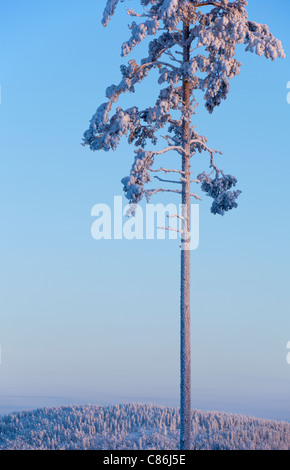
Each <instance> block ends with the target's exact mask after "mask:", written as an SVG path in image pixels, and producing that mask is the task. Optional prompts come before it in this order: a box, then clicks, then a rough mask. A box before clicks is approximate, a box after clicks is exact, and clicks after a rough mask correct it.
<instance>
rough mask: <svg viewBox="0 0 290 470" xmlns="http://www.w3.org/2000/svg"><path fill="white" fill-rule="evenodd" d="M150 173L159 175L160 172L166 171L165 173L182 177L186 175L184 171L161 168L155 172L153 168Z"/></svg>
mask: <svg viewBox="0 0 290 470" xmlns="http://www.w3.org/2000/svg"><path fill="white" fill-rule="evenodd" d="M149 171H152V172H153V173H157V172H158V171H164V173H180V174H181V175H184V174H185V173H184V171H181V170H168V169H167V168H159V170H153V168H150V169H149Z"/></svg>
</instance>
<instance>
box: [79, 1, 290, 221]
mask: <svg viewBox="0 0 290 470" xmlns="http://www.w3.org/2000/svg"><path fill="white" fill-rule="evenodd" d="M119 1H120V2H122V1H125V0H107V4H106V7H105V11H104V16H103V24H104V26H106V25H107V24H108V22H109V20H110V18H111V17H112V15H113V14H114V12H115V9H116V6H117V4H118V3H119ZM246 5H247V2H246V1H245V0H234V1H229V0H216V1H210V0H140V6H141V7H142V9H141V12H140V13H138V12H135V11H134V10H132V9H131V10H128V11H127V12H128V14H129V16H130V17H134V21H133V22H132V24H131V25H130V27H129V28H130V31H131V36H130V38H129V39H128V41H126V42H125V43H124V44H123V46H122V56H124V57H125V56H127V55H128V54H129V53H130V52H131V51H132V50H133V48H134V47H135V46H136V45H138V44H140V43H141V42H142V41H143V40H144V39H145V38H146V37H147V36H154V38H153V39H151V40H149V44H148V56H147V57H146V58H144V59H143V60H142V61H141V62H140V64H138V63H137V62H136V60H130V61H129V62H128V65H122V66H121V74H122V79H121V81H120V83H119V84H118V85H111V86H110V87H108V88H107V91H106V96H107V101H106V102H105V103H103V104H102V105H101V106H100V107H99V108H98V109H97V111H96V113H95V115H94V116H93V118H92V120H91V122H90V126H89V129H88V130H87V131H86V132H85V134H84V145H89V146H90V148H91V149H92V150H101V149H103V150H106V151H108V150H110V149H113V150H115V149H116V147H117V145H118V143H119V141H120V139H121V137H122V136H126V137H127V139H128V142H129V143H134V144H135V145H136V146H137V147H138V150H137V151H136V157H135V161H134V164H133V166H132V169H131V173H130V176H129V177H127V178H124V179H123V180H122V182H123V184H124V189H125V194H126V196H127V197H128V199H129V200H130V201H131V202H139V201H140V200H141V199H142V197H143V195H144V194H145V195H146V194H148V191H147V193H146V190H145V188H144V186H145V185H146V184H147V183H148V182H149V181H150V174H149V170H150V168H152V165H153V163H154V160H155V159H154V155H156V152H155V153H154V152H152V151H151V152H150V151H148V150H145V147H146V145H147V144H148V142H150V143H153V144H156V143H157V140H158V137H159V136H160V135H159V131H160V129H162V128H164V127H165V126H167V131H168V135H167V137H166V140H167V142H170V143H171V145H173V146H179V147H184V142H182V124H183V123H184V122H185V121H186V120H188V121H191V117H192V115H193V113H194V109H195V106H196V105H197V103H196V95H197V93H198V91H199V92H201V93H202V94H203V97H204V100H205V106H206V108H207V110H208V111H209V112H210V113H211V112H213V110H214V109H215V107H217V106H219V105H220V103H221V101H222V100H224V99H226V97H227V95H228V93H229V89H230V85H229V82H230V79H232V78H233V77H235V76H236V75H238V74H239V72H240V68H241V63H240V62H239V61H238V60H237V59H236V58H235V53H236V46H237V45H238V44H244V45H245V46H246V47H245V48H246V51H250V52H254V53H256V54H258V55H260V56H261V55H264V56H265V57H266V58H267V59H272V60H275V59H277V58H278V57H281V58H283V57H285V55H284V51H283V48H282V45H281V42H280V41H279V40H278V39H276V38H275V37H274V36H273V35H272V33H271V32H270V31H269V28H268V27H267V26H266V25H261V24H258V23H255V22H253V21H250V20H249V19H248V16H247V11H246ZM183 23H186V24H189V36H188V38H187V39H186V43H185V42H184V41H185V39H184V36H183V34H182V28H181V25H182V24H183ZM185 46H186V47H188V48H190V57H189V59H188V60H186V61H184V59H183V56H182V50H183V48H184V47H185ZM153 68H155V69H157V70H158V72H159V80H158V82H159V84H160V85H161V86H162V85H163V88H161V90H160V93H159V96H158V97H157V100H156V102H155V104H154V105H153V106H150V107H147V108H145V109H139V108H138V107H136V106H134V107H131V108H128V109H123V108H122V107H121V106H117V105H116V103H117V102H118V100H119V97H120V95H122V94H123V93H126V92H130V93H132V92H134V91H135V86H136V85H137V84H138V83H140V82H142V81H143V80H144V79H145V77H147V75H148V74H149V72H150V71H151V70H152V69H153ZM185 79H186V80H187V82H188V83H189V88H190V94H191V98H192V100H191V103H190V106H187V107H185V106H184V103H183V95H182V83H183V82H184V80H185ZM113 105H116V106H113ZM177 113H179V115H178V114H177ZM190 139H191V146H190V155H189V157H191V156H192V155H194V154H195V153H196V151H198V152H201V151H204V150H205V151H209V153H210V156H211V166H213V165H212V163H213V160H212V152H211V151H210V149H208V148H207V145H206V142H207V139H206V138H205V137H202V136H199V135H198V134H197V133H196V132H195V131H194V130H193V127H191V136H190ZM221 175H222V176H221ZM202 181H203V182H202V189H204V190H206V192H207V193H208V194H210V195H212V196H213V197H214V205H213V207H212V211H213V212H214V213H224V211H226V210H229V209H231V208H232V207H235V206H236V203H235V199H236V197H237V196H238V192H229V190H230V188H229V187H228V186H229V184H230V186H234V185H235V181H234V179H232V180H231V183H229V180H228V179H227V177H225V176H224V175H223V174H222V173H219V172H217V174H216V178H215V179H213V180H211V179H210V176H209V175H205V173H204V174H203V180H202Z"/></svg>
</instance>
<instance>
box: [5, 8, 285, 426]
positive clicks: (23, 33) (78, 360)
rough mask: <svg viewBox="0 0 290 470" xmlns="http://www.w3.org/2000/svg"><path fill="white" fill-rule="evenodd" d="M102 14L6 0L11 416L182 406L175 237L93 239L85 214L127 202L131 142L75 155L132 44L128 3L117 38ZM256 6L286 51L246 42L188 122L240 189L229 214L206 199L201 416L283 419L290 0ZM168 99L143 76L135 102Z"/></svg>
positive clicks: (196, 261) (115, 25) (195, 336)
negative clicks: (215, 95)
mask: <svg viewBox="0 0 290 470" xmlns="http://www.w3.org/2000/svg"><path fill="white" fill-rule="evenodd" d="M104 4H105V2H104V1H103V0H102V1H101V0H86V2H79V1H77V0H69V1H68V0H57V1H56V0H51V1H50V2H44V1H39V0H38V1H36V0H27V1H26V2H23V1H20V0H12V1H10V2H4V1H3V0H0V13H1V15H0V17H1V19H0V38H1V45H2V47H1V60H0V63H1V67H0V84H1V95H2V96H1V105H0V121H1V123H0V147H1V172H0V179H1V185H0V191H1V215H2V224H1V232H0V237H1V246H0V250H1V255H0V256H1V270H0V291H1V292H0V299H1V300H0V302H1V303H0V345H1V365H0V413H1V412H6V411H10V410H12V409H21V408H23V407H27V406H28V407H35V406H46V405H47V406H50V405H52V404H57V405H59V404H67V403H87V402H90V403H117V402H124V401H140V402H142V401H143V402H154V403H157V404H168V405H174V406H177V405H178V402H179V250H178V243H177V242H176V241H171V240H166V241H161V240H135V241H128V240H102V241H96V240H94V239H93V238H92V237H91V225H92V222H93V218H92V217H91V209H92V207H93V206H94V205H95V204H97V203H105V204H109V205H111V204H112V202H113V197H114V195H122V184H121V182H120V180H121V178H123V177H124V176H126V175H127V174H128V173H129V170H130V168H131V165H132V161H133V149H132V148H131V147H129V146H128V144H127V143H126V142H125V141H123V142H122V143H121V145H120V147H119V148H118V150H117V151H116V152H114V153H113V152H110V153H101V152H99V153H94V152H90V151H89V149H88V148H84V147H82V146H81V145H80V144H81V141H82V134H83V132H84V131H85V130H86V129H87V127H88V123H89V120H90V119H91V117H92V115H93V113H94V112H95V110H96V108H97V107H98V106H99V105H100V104H101V103H102V102H103V101H105V90H106V87H107V86H109V85H111V84H112V83H118V82H119V80H120V72H119V65H120V64H121V63H122V62H123V61H124V59H122V58H121V57H120V48H121V43H122V42H123V41H124V40H126V39H127V38H128V37H129V31H128V29H127V24H128V23H129V21H128V18H127V17H126V15H125V13H124V4H120V6H119V8H118V10H117V13H116V16H115V17H114V18H113V19H112V22H111V23H110V24H109V26H108V27H107V28H106V29H104V28H103V27H102V25H101V23H100V21H101V15H102V11H103V7H104ZM248 11H249V16H250V18H251V19H253V20H254V21H257V22H260V23H265V24H268V26H269V27H270V30H271V31H272V32H273V34H274V35H275V36H276V37H278V38H279V39H281V41H282V43H283V46H284V49H285V52H286V55H287V58H286V59H285V60H280V59H279V60H277V61H275V62H271V61H267V60H266V59H265V58H261V57H258V56H256V55H252V54H250V53H245V52H244V50H243V47H242V46H241V47H239V48H238V50H239V52H238V58H239V60H241V62H242V63H243V66H242V70H241V74H240V75H239V77H237V78H235V79H233V80H232V81H231V92H230V94H229V98H228V99H227V101H226V102H223V103H222V105H221V106H220V107H219V108H218V109H216V110H215V112H214V114H213V115H210V116H209V115H208V114H207V113H206V111H205V110H204V107H203V104H202V102H201V104H200V106H199V108H198V111H197V115H196V116H195V120H196V125H197V131H198V132H200V133H201V134H203V135H206V136H207V137H208V139H209V144H210V146H211V147H214V148H217V149H219V150H221V151H222V152H223V156H221V157H219V160H218V163H219V165H220V166H221V167H222V168H223V169H224V170H225V172H226V173H230V174H233V175H235V176H236V178H237V179H238V188H239V189H241V190H242V194H241V196H240V198H239V200H238V202H239V206H238V208H237V209H235V210H234V211H232V212H231V213H228V214H226V215H225V216H224V217H220V216H218V215H216V216H214V215H212V214H211V213H210V201H209V200H207V199H206V198H205V197H203V201H202V202H201V204H200V245H199V248H198V249H197V250H196V251H194V252H193V253H192V406H193V407H194V408H200V409H216V410H224V411H233V412H241V413H244V414H253V415H256V416H261V417H266V418H267V417H270V418H277V419H285V420H288V421H289V420H290V365H289V364H287V361H286V357H287V352H288V351H287V348H286V346H287V343H288V341H290V315H289V313H290V312H289V228H290V224H289V189H288V187H289V183H288V175H289V171H290V160H289V144H290V142H289V124H290V104H288V103H287V99H286V98H287V93H288V92H289V91H290V90H287V83H288V82H289V81H290V66H289V57H290V39H289V18H290V3H289V1H288V0H279V1H277V2H276V3H275V6H273V2H271V1H270V0H255V1H253V0H252V1H251V0H250V1H249V7H248ZM141 50H143V51H144V49H142V47H141ZM134 54H135V53H134ZM136 57H142V55H140V54H139V53H138V51H137V50H136ZM125 62H126V61H125ZM157 92H158V91H157V86H156V85H155V83H154V78H153V81H151V80H150V79H149V78H148V79H147V81H146V82H144V84H143V85H140V91H139V90H138V92H137V93H136V96H135V95H130V96H128V97H126V98H125V99H124V103H126V105H127V106H129V103H132V106H133V105H134V104H135V102H134V100H135V99H136V100H138V102H140V103H145V104H146V106H147V105H149V104H150V102H151V96H153V98H152V103H153V102H155V97H156V94H157ZM203 159H204V160H203ZM202 165H203V166H204V169H207V167H208V160H207V157H206V156H203V157H198V160H197V162H196V166H197V167H198V168H200V167H201V166H202ZM196 191H198V188H196ZM162 200H164V201H166V202H167V203H168V202H170V201H171V199H170V197H169V196H166V197H163V196H162V197H159V196H158V198H156V200H155V201H154V202H161V201H162ZM173 202H176V199H174V200H173ZM124 204H125V200H124Z"/></svg>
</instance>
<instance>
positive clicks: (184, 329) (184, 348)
mask: <svg viewBox="0 0 290 470" xmlns="http://www.w3.org/2000/svg"><path fill="white" fill-rule="evenodd" d="M188 37H189V25H188V23H184V24H183V42H184V46H183V63H188V62H189V56H190V52H189V50H190V46H189V45H188ZM182 85H183V105H184V113H183V114H184V118H183V128H182V147H183V149H184V152H183V155H182V172H183V180H182V195H181V197H182V207H183V219H182V222H183V223H182V232H183V233H182V240H181V285H180V421H181V423H180V449H181V450H183V449H190V433H191V347H190V336H191V335H190V229H191V220H190V216H191V197H190V174H191V172H190V167H191V165H190V135H189V134H190V120H189V119H190V117H189V109H190V90H189V80H188V78H187V76H186V75H184V76H183V84H182Z"/></svg>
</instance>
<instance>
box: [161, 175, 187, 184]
mask: <svg viewBox="0 0 290 470" xmlns="http://www.w3.org/2000/svg"><path fill="white" fill-rule="evenodd" d="M154 178H156V179H157V180H159V181H161V182H162V183H175V184H182V183H181V182H180V181H173V180H164V179H162V178H160V177H159V176H154Z"/></svg>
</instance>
